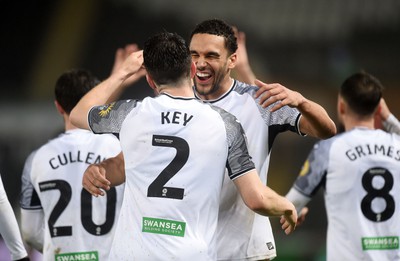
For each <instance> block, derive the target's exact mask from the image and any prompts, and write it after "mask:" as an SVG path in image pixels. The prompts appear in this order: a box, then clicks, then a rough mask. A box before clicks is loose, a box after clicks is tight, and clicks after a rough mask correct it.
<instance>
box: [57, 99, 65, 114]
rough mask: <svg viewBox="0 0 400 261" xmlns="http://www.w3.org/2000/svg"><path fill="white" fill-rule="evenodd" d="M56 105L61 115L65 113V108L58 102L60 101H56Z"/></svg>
mask: <svg viewBox="0 0 400 261" xmlns="http://www.w3.org/2000/svg"><path fill="white" fill-rule="evenodd" d="M54 105H55V106H56V109H57V111H58V112H59V113H60V114H61V115H64V113H65V110H64V109H63V107H61V105H60V104H59V103H58V101H54Z"/></svg>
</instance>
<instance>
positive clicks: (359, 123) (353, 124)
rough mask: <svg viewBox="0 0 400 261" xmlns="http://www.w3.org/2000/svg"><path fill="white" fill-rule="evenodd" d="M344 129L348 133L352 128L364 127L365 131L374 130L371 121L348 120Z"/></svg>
mask: <svg viewBox="0 0 400 261" xmlns="http://www.w3.org/2000/svg"><path fill="white" fill-rule="evenodd" d="M344 127H345V130H346V131H349V130H351V129H354V128H360V127H364V128H367V129H371V130H373V129H375V126H374V121H373V120H370V119H369V120H348V121H346V122H345V123H344Z"/></svg>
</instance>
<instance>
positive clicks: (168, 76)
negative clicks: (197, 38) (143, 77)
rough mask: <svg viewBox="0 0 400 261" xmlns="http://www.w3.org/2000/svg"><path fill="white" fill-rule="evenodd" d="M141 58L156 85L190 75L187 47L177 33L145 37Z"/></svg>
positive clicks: (171, 82) (163, 33) (170, 82)
mask: <svg viewBox="0 0 400 261" xmlns="http://www.w3.org/2000/svg"><path fill="white" fill-rule="evenodd" d="M143 58H144V65H145V67H146V71H147V73H148V74H149V75H150V76H151V78H152V79H153V81H154V82H155V83H156V84H158V85H165V84H175V83H178V82H179V81H180V80H181V79H183V78H188V77H190V66H191V63H192V60H191V56H190V52H189V48H188V46H187V44H186V42H185V40H184V39H183V38H182V37H181V36H179V35H178V34H175V33H169V32H162V33H158V34H156V35H154V36H152V37H150V38H149V39H147V41H146V42H145V44H144V48H143Z"/></svg>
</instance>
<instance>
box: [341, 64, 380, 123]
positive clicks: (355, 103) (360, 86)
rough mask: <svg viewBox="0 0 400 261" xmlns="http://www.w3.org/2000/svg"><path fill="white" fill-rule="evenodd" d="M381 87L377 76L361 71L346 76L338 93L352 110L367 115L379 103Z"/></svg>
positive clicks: (370, 113)
mask: <svg viewBox="0 0 400 261" xmlns="http://www.w3.org/2000/svg"><path fill="white" fill-rule="evenodd" d="M383 89H384V88H383V85H382V84H381V82H380V81H379V80H378V79H377V78H375V77H374V76H372V75H370V74H368V73H366V72H364V71H362V72H359V73H355V74H353V75H351V76H350V77H349V78H347V79H346V80H345V81H344V82H343V84H342V86H341V88H340V92H339V94H340V96H341V97H342V98H343V99H344V100H345V101H346V102H347V104H348V105H349V107H350V109H351V110H352V111H354V112H355V113H357V114H359V115H361V116H369V115H372V114H373V113H374V112H375V110H376V108H377V106H378V105H379V102H380V100H381V98H382V91H383Z"/></svg>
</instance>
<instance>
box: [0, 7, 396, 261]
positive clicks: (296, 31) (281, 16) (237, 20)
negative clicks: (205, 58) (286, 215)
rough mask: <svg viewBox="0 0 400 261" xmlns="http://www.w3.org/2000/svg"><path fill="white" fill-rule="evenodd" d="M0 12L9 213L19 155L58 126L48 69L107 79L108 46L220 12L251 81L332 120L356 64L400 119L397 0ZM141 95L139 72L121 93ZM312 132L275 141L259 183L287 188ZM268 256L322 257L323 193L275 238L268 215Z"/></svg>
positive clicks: (1, 152) (1, 119) (0, 145)
mask: <svg viewBox="0 0 400 261" xmlns="http://www.w3.org/2000/svg"><path fill="white" fill-rule="evenodd" d="M1 3H2V8H1V10H0V19H1V24H0V35H1V41H0V47H1V48H0V50H1V52H2V54H1V59H0V63H1V70H0V88H1V92H0V93H1V94H0V101H1V102H0V112H1V113H0V173H1V177H2V179H3V183H4V186H5V189H6V192H7V194H8V197H9V199H10V201H11V202H12V204H13V205H14V207H15V211H16V215H17V216H18V214H19V213H18V212H19V205H18V196H19V189H20V176H21V172H22V169H23V164H24V161H25V159H26V157H27V156H28V155H29V153H30V152H31V151H32V150H34V149H36V148H38V147H39V146H40V145H42V144H43V143H45V142H46V141H47V140H48V139H50V138H52V137H54V136H55V135H57V134H58V133H59V132H60V131H62V129H63V122H62V119H61V117H60V116H59V115H58V114H57V112H56V110H55V108H54V103H53V89H54V83H55V81H56V79H57V77H58V76H59V75H60V74H61V73H62V72H64V71H65V70H67V69H70V68H75V67H81V68H82V67H83V68H87V69H90V70H91V71H92V72H93V73H94V74H95V75H97V76H98V77H99V78H101V79H104V78H106V77H107V76H108V75H109V73H110V71H111V68H112V65H113V60H114V54H115V51H116V49H117V48H118V47H123V46H124V45H126V44H128V43H137V44H138V45H139V46H140V47H141V46H142V44H143V42H144V40H145V39H146V38H147V37H148V36H150V35H152V34H153V33H155V32H159V31H161V30H164V29H165V30H167V31H171V32H177V33H179V34H181V35H182V36H184V37H185V38H186V39H187V38H188V36H189V33H190V32H191V30H192V29H193V27H194V26H195V25H196V24H197V23H198V22H200V21H202V20H204V19H209V18H214V17H215V18H222V19H224V20H226V21H227V22H228V23H230V24H232V25H235V26H237V27H238V28H239V30H241V31H244V32H245V33H246V36H247V42H246V43H247V48H248V54H249V59H250V62H251V64H252V66H253V70H254V71H255V73H256V75H257V76H258V78H259V79H261V80H263V81H267V82H279V83H281V84H283V85H285V86H287V87H288V88H290V89H293V90H296V91H299V92H301V93H302V94H303V95H304V96H306V97H307V98H310V99H312V100H314V101H316V102H318V103H320V104H321V105H322V106H324V107H325V108H326V110H327V111H328V113H329V114H330V115H331V117H332V118H333V119H335V120H336V109H335V106H336V93H337V90H338V87H339V85H340V84H341V82H342V81H343V80H344V78H345V77H347V76H349V75H350V74H352V73H354V72H356V71H359V70H365V71H367V72H369V73H371V74H374V75H375V76H377V77H378V78H379V79H380V80H381V81H382V83H383V84H384V85H385V86H386V90H385V93H384V96H385V98H386V101H387V103H388V105H389V107H390V109H391V110H392V112H393V113H394V114H395V115H396V116H398V117H399V116H400V105H399V104H398V101H399V97H400V96H399V93H400V87H399V82H400V74H399V73H400V62H399V61H400V51H399V46H400V34H399V33H400V1H398V0H351V1H348V0H213V1H211V0H203V1H190V0H186V1H184V0H169V1H165V0H113V1H112V0H108V1H107V0H58V1H54V0H41V1H2V2H1ZM148 95H152V92H151V90H150V88H148V87H147V84H146V83H145V81H144V80H142V81H140V82H139V83H138V84H137V85H135V86H133V87H132V88H130V89H128V90H127V91H126V93H124V94H123V97H122V98H125V97H130V98H143V97H145V96H148ZM315 141H316V140H314V139H313V138H310V137H306V138H300V137H298V136H296V135H294V134H291V133H285V134H282V135H280V136H279V137H278V139H277V141H276V143H275V144H274V149H273V153H272V157H271V167H270V172H269V185H270V186H271V187H272V188H274V189H275V190H276V191H278V192H279V193H280V194H285V193H286V192H287V191H288V189H289V188H290V187H291V184H292V182H293V181H294V179H295V178H296V176H297V173H298V172H299V170H300V168H301V165H302V163H303V161H304V159H305V158H306V156H307V154H308V152H309V150H310V149H311V147H312V145H313V144H314V142H315ZM273 225H274V229H275V235H276V241H277V250H278V258H276V259H275V260H278V261H279V260H324V251H325V230H326V225H327V224H326V215H325V210H324V205H323V198H322V192H320V193H319V195H318V196H317V197H316V198H315V199H314V200H313V201H312V202H311V204H310V213H309V215H308V219H307V220H306V222H305V224H304V225H303V226H301V227H299V228H298V229H297V230H296V232H295V233H294V234H293V235H290V236H285V235H284V233H283V232H282V231H281V230H280V227H279V222H278V220H277V219H273Z"/></svg>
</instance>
